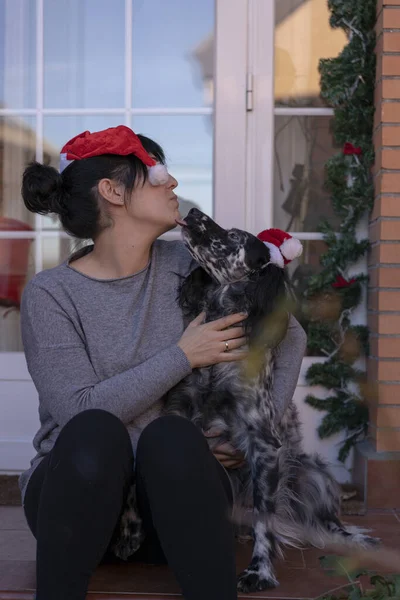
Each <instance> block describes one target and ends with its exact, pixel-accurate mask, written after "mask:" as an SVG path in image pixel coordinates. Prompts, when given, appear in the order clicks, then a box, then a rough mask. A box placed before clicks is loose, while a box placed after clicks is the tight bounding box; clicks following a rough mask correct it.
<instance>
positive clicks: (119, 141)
mask: <svg viewBox="0 0 400 600" xmlns="http://www.w3.org/2000/svg"><path fill="white" fill-rule="evenodd" d="M102 154H117V155H119V156H127V155H128V154H134V155H135V156H137V158H138V159H139V160H141V161H142V163H143V164H145V165H146V166H147V167H148V169H149V181H150V183H151V184H152V185H163V184H165V183H167V181H168V178H169V175H168V171H167V168H166V167H165V165H160V164H159V163H157V162H156V161H155V160H154V158H152V157H151V156H150V155H149V154H148V153H147V152H146V150H145V149H144V147H143V144H142V142H141V141H140V139H139V137H138V136H137V135H136V133H134V132H133V131H132V129H129V127H126V126H125V125H119V126H118V127H109V128H108V129H104V130H102V131H95V132H94V133H90V131H84V132H83V133H80V134H79V135H76V136H75V137H74V138H72V140H70V141H69V142H67V143H66V144H65V146H64V147H63V149H62V150H61V154H60V172H62V171H63V170H64V169H65V168H66V167H67V166H68V165H69V164H70V163H71V162H73V161H74V160H82V159H84V158H90V157H92V156H101V155H102Z"/></svg>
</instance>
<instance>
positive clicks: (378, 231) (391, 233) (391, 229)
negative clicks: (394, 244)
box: [369, 218, 400, 243]
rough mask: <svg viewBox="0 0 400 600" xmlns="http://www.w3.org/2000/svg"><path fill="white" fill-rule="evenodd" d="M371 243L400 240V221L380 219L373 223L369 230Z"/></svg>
mask: <svg viewBox="0 0 400 600" xmlns="http://www.w3.org/2000/svg"><path fill="white" fill-rule="evenodd" d="M369 240H370V242H371V243H374V242H379V241H381V240H382V241H389V240H396V241H398V240H400V219H399V218H397V219H393V220H386V219H385V220H383V219H382V218H379V219H378V220H377V221H374V222H372V223H371V225H370V228H369Z"/></svg>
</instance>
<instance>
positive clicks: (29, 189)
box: [21, 162, 66, 215]
mask: <svg viewBox="0 0 400 600" xmlns="http://www.w3.org/2000/svg"><path fill="white" fill-rule="evenodd" d="M21 192H22V198H23V200H24V204H25V206H26V208H27V209H28V210H30V211H31V212H33V213H37V214H39V215H46V214H48V213H56V214H59V215H62V214H65V213H66V207H65V204H64V196H65V192H64V189H63V179H62V176H61V175H60V173H59V172H58V171H57V170H56V169H54V167H49V166H46V165H42V164H40V163H38V162H34V163H32V164H30V165H29V166H28V167H27V168H26V169H25V171H24V174H23V177H22V190H21Z"/></svg>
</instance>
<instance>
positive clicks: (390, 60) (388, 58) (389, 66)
mask: <svg viewBox="0 0 400 600" xmlns="http://www.w3.org/2000/svg"><path fill="white" fill-rule="evenodd" d="M396 12H398V13H399V15H400V11H396ZM385 75H393V76H397V75H400V56H395V55H392V54H384V55H383V56H382V76H383V77H385Z"/></svg>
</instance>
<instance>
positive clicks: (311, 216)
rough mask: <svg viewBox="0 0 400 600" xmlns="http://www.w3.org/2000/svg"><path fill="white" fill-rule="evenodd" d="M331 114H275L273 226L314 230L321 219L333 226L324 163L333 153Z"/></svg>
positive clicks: (335, 220) (334, 151) (292, 229)
mask: <svg viewBox="0 0 400 600" xmlns="http://www.w3.org/2000/svg"><path fill="white" fill-rule="evenodd" d="M331 124H332V118H331V117H280V116H279V117H275V170H274V227H279V228H280V229H285V230H287V231H317V230H318V225H319V223H320V222H321V219H322V218H325V219H327V220H328V221H329V222H330V223H331V224H332V226H333V227H335V228H337V227H338V225H339V219H338V218H337V217H336V216H335V215H334V213H333V210H332V206H331V202H330V198H329V193H328V191H327V190H326V189H325V163H326V161H327V159H328V158H329V157H330V156H332V154H335V153H336V152H337V148H335V146H334V139H333V133H332V131H331Z"/></svg>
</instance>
